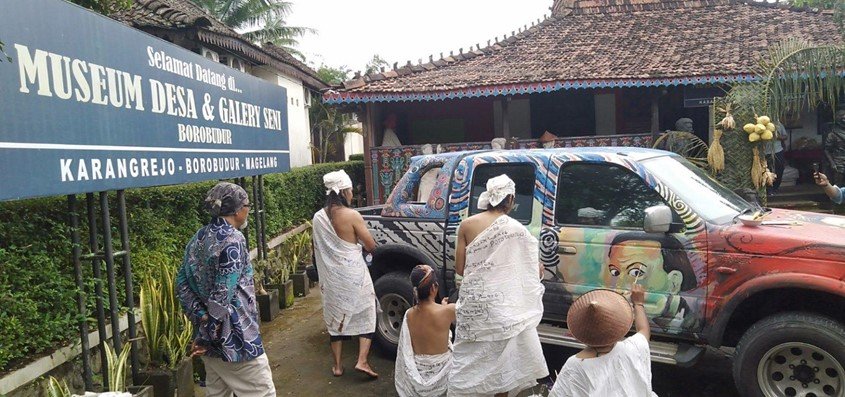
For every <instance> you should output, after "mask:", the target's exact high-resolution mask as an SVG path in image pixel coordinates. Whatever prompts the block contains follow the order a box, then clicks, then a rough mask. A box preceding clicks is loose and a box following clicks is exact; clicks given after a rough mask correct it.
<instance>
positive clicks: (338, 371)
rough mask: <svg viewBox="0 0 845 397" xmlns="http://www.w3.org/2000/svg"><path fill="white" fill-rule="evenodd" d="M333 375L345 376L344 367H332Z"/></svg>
mask: <svg viewBox="0 0 845 397" xmlns="http://www.w3.org/2000/svg"><path fill="white" fill-rule="evenodd" d="M332 375H334V376H341V375H343V366H341V367H340V368H338V367H335V366H334V365H332Z"/></svg>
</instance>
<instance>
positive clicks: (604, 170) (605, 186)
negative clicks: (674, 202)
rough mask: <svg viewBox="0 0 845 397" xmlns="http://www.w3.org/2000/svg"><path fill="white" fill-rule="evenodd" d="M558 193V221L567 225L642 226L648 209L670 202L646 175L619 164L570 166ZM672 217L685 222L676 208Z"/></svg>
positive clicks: (624, 227) (560, 181)
mask: <svg viewBox="0 0 845 397" xmlns="http://www.w3.org/2000/svg"><path fill="white" fill-rule="evenodd" d="M557 192H558V193H557V202H556V209H555V220H556V221H557V223H558V224H563V225H583V226H588V225H589V226H599V227H612V228H619V229H642V227H643V220H644V219H645V209H646V208H648V207H652V206H655V205H666V203H665V201H663V198H662V197H660V195H659V194H657V192H656V191H654V189H652V188H650V187H649V186H648V185H646V184H645V182H644V181H643V180H642V178H640V177H639V176H638V175H636V174H634V173H633V172H631V171H630V170H628V169H626V168H624V167H622V166H619V165H615V164H598V163H575V164H570V165H566V166H564V167H563V168H561V170H560V179H559V182H558V186H557ZM672 217H673V222H677V223H682V222H681V219H680V216H678V214H677V213H675V212H674V211H673V215H672Z"/></svg>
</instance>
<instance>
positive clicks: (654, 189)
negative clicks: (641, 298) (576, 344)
mask: <svg viewBox="0 0 845 397" xmlns="http://www.w3.org/2000/svg"><path fill="white" fill-rule="evenodd" d="M435 159H437V160H436V161H435ZM664 160H666V162H670V163H671V164H668V165H667V164H666V162H664V163H661V166H670V167H673V166H676V165H677V164H680V165H679V167H681V168H679V169H678V170H676V171H678V172H680V171H682V168H683V167H688V166H689V167H692V166H691V165H688V164H685V163H684V162H683V160H682V159H680V158H677V157H676V156H674V157H664ZM670 160H671V161H670ZM649 161H651V160H648V159H647V160H642V159H640V160H636V159H633V158H631V157H627V156H624V155H621V154H618V153H616V152H615V151H611V150H605V149H600V148H597V149H595V150H591V151H589V152H587V151H578V152H569V151H567V152H563V151H557V150H532V151H502V152H487V153H477V154H470V155H468V156H455V155H454V154H450V155H445V156H442V157H439V158H438V156H431V157H424V158H422V160H421V161H420V162H419V163H418V165H419V166H418V167H412V171H411V172H412V173H416V172H421V171H424V170H425V169H426V167H428V166H430V165H432V164H435V162H436V163H437V164H441V163H442V170H441V171H442V172H441V173H439V174H438V175H437V179H436V183H435V186H436V187H435V189H436V191H433V192H432V194H431V195H430V196H429V197H427V198H426V201H425V204H421V203H420V204H412V207H408V205H409V204H408V202H409V201H413V200H414V197H412V193H413V192H414V190H413V189H411V188H409V187H408V186H409V185H406V186H405V187H404V188H402V187H398V188H397V190H396V191H394V196H395V197H394V200H391V203H390V204H388V207H390V208H385V209H384V210H383V215H385V217H387V218H385V220H387V219H389V217H403V218H405V219H401V220H400V219H397V222H395V223H390V222H379V224H378V225H375V224H371V228H373V229H376V230H377V234H378V233H382V234H383V237H384V238H382V240H384V241H396V240H402V241H407V242H408V243H409V244H411V245H413V246H415V247H418V248H420V249H425V250H426V251H427V252H428V251H431V252H434V253H433V254H432V257H433V258H436V260H437V261H438V262H441V261H442V264H443V266H445V267H446V268H447V269H452V268H453V266H454V246H455V235H456V232H457V228H458V227H459V225H460V222H461V220H463V219H465V218H466V217H467V216H470V215H472V214H474V213H476V212H478V210H476V209H474V206H475V204H476V201H477V196H478V194H479V193H480V192H481V191H483V186H484V184H485V183H486V179H487V178H489V177H493V176H497V175H500V173H499V172H500V171H502V172H504V173H507V174H508V175H509V176H511V178H512V179H514V181H515V183H516V185H517V196H520V197H518V198H517V200H516V201H517V203H518V205H517V208H515V210H514V211H513V212H512V213H511V216H512V217H514V218H515V219H517V220H519V221H521V222H522V223H523V224H524V225H526V227H527V228H528V229H529V230H530V231H531V232H532V233H533V234H534V235H535V236H537V237H538V239H539V242H540V259H541V262H542V263H543V265H544V266H545V268H546V274H545V277H544V284H545V285H546V295H547V298H548V299H544V301H545V303H546V312H547V313H551V312H554V311H555V310H558V313H559V314H563V315H565V310H566V308H568V305H569V304H570V303H571V302H572V301H574V299H576V298H577V297H579V296H580V295H582V294H584V293H586V292H588V291H590V290H593V289H596V288H607V289H611V290H615V291H618V292H620V293H625V292H627V291H629V290H630V289H631V286H632V285H633V284H634V283H637V284H640V285H643V286H644V287H645V288H646V291H647V294H646V304H645V309H646V313H647V315H648V317H649V320H650V321H651V323H652V327H653V329H654V330H655V331H658V332H661V333H664V334H675V335H680V336H685V337H690V338H693V339H699V340H700V339H701V338H702V335H703V332H704V331H705V325H706V324H707V325H710V324H712V322H713V321H714V318H715V317H716V316H718V315H719V311H720V310H721V309H722V307H723V306H724V305H725V302H727V301H728V300H731V299H733V298H735V297H739V296H741V295H742V294H744V293H747V292H748V291H749V290H748V288H753V287H749V286H753V285H757V284H760V285H763V284H765V286H766V288H771V287H773V286H783V287H790V286H797V285H799V284H801V285H812V286H813V287H812V288H816V289H818V290H827V291H831V290H832V289H833V290H835V289H836V288H840V289H841V283H842V280H845V266H842V265H841V258H843V257H845V233H843V231H845V230H843V229H845V218H843V217H838V216H829V215H824V214H810V213H799V212H792V211H784V210H774V211H772V212H771V213H769V214H768V215H767V216H766V217H765V219H766V220H767V222H772V224H766V225H763V226H761V227H756V228H751V227H747V226H743V225H742V224H741V223H739V222H735V220H734V219H732V217H733V216H734V215H735V214H736V213H738V212H739V211H742V210H744V209H746V208H747V207H748V205H749V204H748V203H746V202H744V201H742V200H741V199H740V198H739V197H738V196H737V197H735V198H733V199H735V200H734V201H732V202H731V203H728V204H730V206H729V207H726V213H730V214H731V215H730V216H728V217H727V218H723V219H720V220H716V221H714V220H713V219H712V218H706V217H712V215H713V214H712V212H711V211H709V210H708V208H706V207H703V205H704V204H703V201H706V200H702V199H701V197H699V196H695V195H692V196H690V195H689V194H687V192H685V191H684V189H682V188H679V187H678V185H677V184H676V183H677V181H669V183H668V184H667V183H665V182H664V181H665V180H666V174H665V173H664V174H660V172H661V171H660V170H657V171H655V167H654V165H653V164H650V163H649ZM674 163H677V164H674ZM644 164H646V165H644ZM673 164H674V165H673ZM672 172H675V171H672ZM655 173H657V174H655ZM670 174H671V172H670ZM659 175H662V177H661V178H658V176H659ZM671 175H675V174H671ZM679 176H682V177H688V178H689V179H690V181H691V183H695V184H697V185H700V186H704V187H705V188H706V189H710V190H712V192H711V193H712V196H711V197H719V195H722V196H725V195H730V194H732V193H729V192H728V193H725V192H722V191H718V190H719V187H718V186H715V185H713V186H710V185H708V184H709V183H712V182H710V181H709V177H708V176H707V175H705V174H703V173H697V171H694V172H692V173H690V174H689V175H685V176H684V175H679ZM406 177H407V179H406V181H405V182H403V183H408V184H414V183H417V182H418V180H419V177H420V176H419V175H409V174H406ZM705 179H707V180H705ZM707 186H710V187H707ZM400 189H401V190H400ZM679 192H680V194H678V193H679ZM438 199H446V203H447V205H446V207H445V208H444V207H440V206H439V205H437V204H438V203H441V201H438ZM730 200H732V199H731V198H729V200H728V201H730ZM688 203H693V204H694V206H690V205H688ZM705 204H706V203H705ZM655 205H666V206H668V207H669V208H671V209H672V211H673V222H675V223H677V224H679V225H682V227H681V229H680V230H678V231H677V232H673V233H659V234H655V233H652V234H649V233H645V232H644V230H643V220H644V210H645V208H648V207H651V206H655ZM424 207H427V208H424ZM727 210H730V211H727ZM435 217H436V218H439V219H436V220H435V219H432V218H435ZM424 219H425V220H426V221H427V222H436V223H438V224H440V225H444V226H443V227H431V225H429V227H419V226H417V224H416V222H412V221H417V222H419V221H423V220H424ZM368 221H370V222H372V221H371V220H368ZM409 222H411V223H413V224H414V226H413V227H409V226H408V225H409ZM379 229H380V230H379ZM388 229H389V230H388ZM398 234H401V235H402V236H407V238H401V237H399V236H398ZM411 237H413V238H411ZM820 242H824V243H820ZM438 247H442V248H441V249H442V250H441V249H438ZM438 264H440V263H438ZM447 274H449V273H448V272H447ZM798 274H801V276H798ZM799 277H800V279H799ZM837 285H838V287H836V286H837ZM558 306H559V307H558ZM564 318H565V317H564Z"/></svg>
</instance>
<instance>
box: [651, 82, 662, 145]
mask: <svg viewBox="0 0 845 397" xmlns="http://www.w3.org/2000/svg"><path fill="white" fill-rule="evenodd" d="M659 133H660V88H657V89H655V90H654V92H653V93H652V95H651V134H652V135H655V136H657V134H659Z"/></svg>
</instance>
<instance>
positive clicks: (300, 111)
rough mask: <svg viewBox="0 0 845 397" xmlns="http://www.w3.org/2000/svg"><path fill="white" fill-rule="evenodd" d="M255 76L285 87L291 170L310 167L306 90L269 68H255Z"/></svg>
mask: <svg viewBox="0 0 845 397" xmlns="http://www.w3.org/2000/svg"><path fill="white" fill-rule="evenodd" d="M253 74H254V75H255V76H257V77H259V78H261V79H264V80H267V81H269V82H272V83H274V84H278V85H280V86H282V87H285V89H286V90H287V95H288V97H287V108H288V136H289V144H290V166H291V168H296V167H302V166H306V165H310V164H311V163H312V161H311V122H310V120H309V116H308V107H307V106H306V102H305V95H306V93H307V92H306V89H305V88H304V87H303V85H302V82H301V81H299V80H296V79H293V78H290V77H287V76H283V75H279V74H278V72H276V71H275V70H274V69H271V68H268V67H255V68H253Z"/></svg>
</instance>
